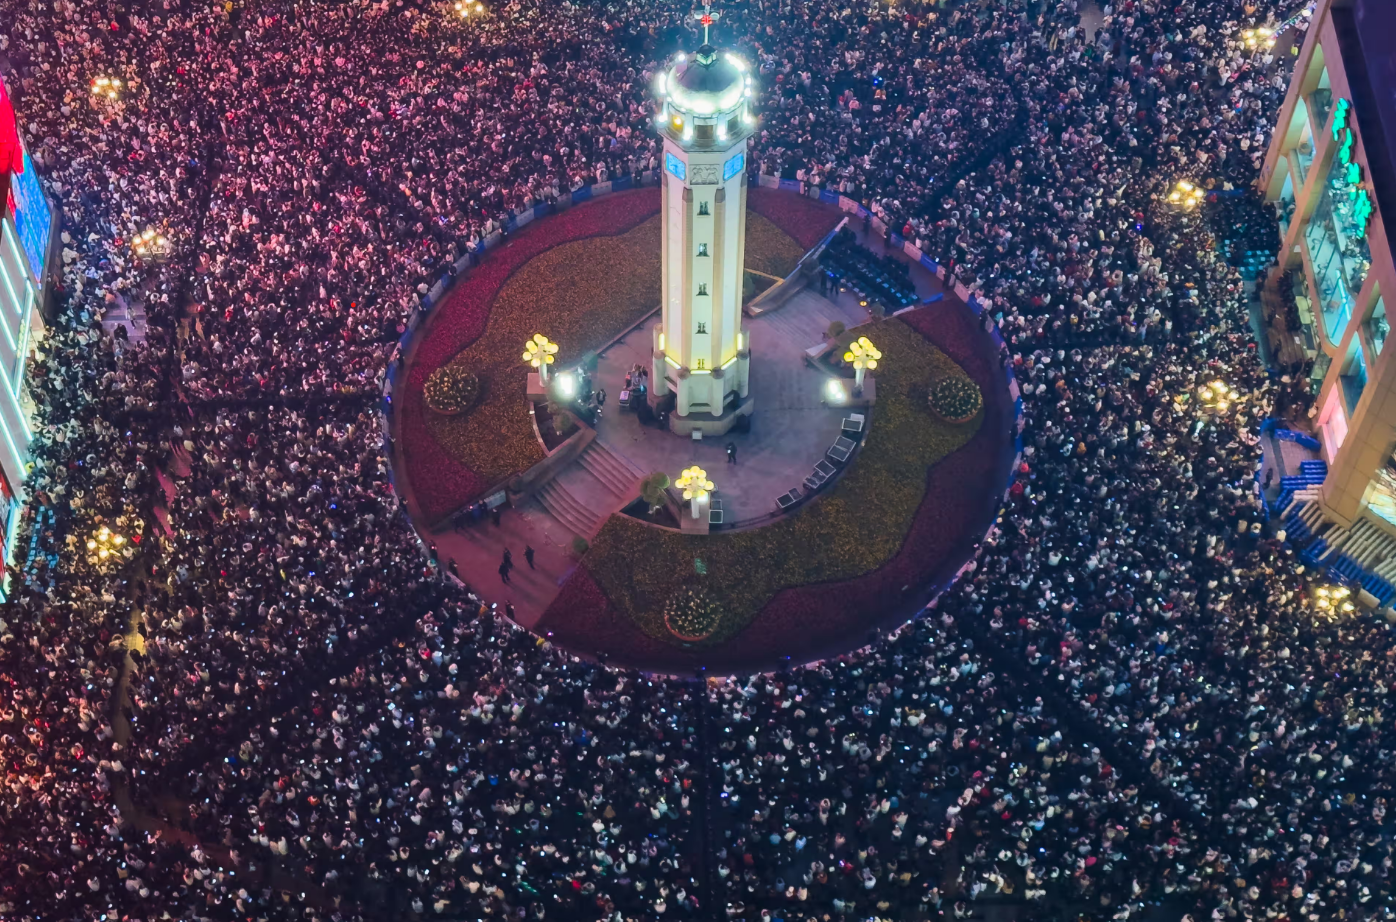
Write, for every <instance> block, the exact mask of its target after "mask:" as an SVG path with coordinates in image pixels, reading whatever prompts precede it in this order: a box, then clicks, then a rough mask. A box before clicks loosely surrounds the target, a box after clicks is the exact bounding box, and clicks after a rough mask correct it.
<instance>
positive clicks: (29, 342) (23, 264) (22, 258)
mask: <svg viewBox="0 0 1396 922" xmlns="http://www.w3.org/2000/svg"><path fill="white" fill-rule="evenodd" d="M0 202H3V205H4V207H3V208H0V540H3V542H4V544H3V554H4V560H5V562H7V563H8V562H9V561H10V559H11V556H12V554H13V551H14V548H13V543H14V541H13V539H14V534H15V528H16V526H17V524H18V520H19V509H20V505H21V503H22V501H23V499H24V482H25V480H26V478H27V476H28V469H29V443H30V441H31V440H32V439H33V436H34V431H33V425H34V422H33V412H34V404H33V401H32V400H31V399H30V396H29V391H28V384H27V382H26V379H25V374H26V372H27V370H28V362H29V358H30V355H31V354H32V351H33V349H34V347H35V346H36V345H37V344H38V343H39V342H40V340H41V339H42V337H43V331H44V326H43V318H42V314H41V311H40V305H41V304H42V302H43V300H44V297H45V294H46V291H47V287H46V286H47V282H48V277H49V272H50V263H51V262H52V260H51V259H50V254H51V252H52V250H53V246H54V237H55V234H56V228H57V226H58V212H57V209H56V208H55V207H54V205H53V202H52V201H51V200H50V199H49V197H48V196H47V195H46V194H45V192H44V189H43V186H42V184H41V182H40V180H39V177H38V173H37V172H36V171H35V168H34V162H33V160H31V159H30V157H29V154H28V152H27V151H26V150H25V149H24V143H23V140H22V138H21V137H20V134H19V130H18V125H17V120H16V118H15V113H14V109H13V107H12V106H11V104H10V100H9V96H8V94H7V93H6V91H5V88H4V85H3V84H0Z"/></svg>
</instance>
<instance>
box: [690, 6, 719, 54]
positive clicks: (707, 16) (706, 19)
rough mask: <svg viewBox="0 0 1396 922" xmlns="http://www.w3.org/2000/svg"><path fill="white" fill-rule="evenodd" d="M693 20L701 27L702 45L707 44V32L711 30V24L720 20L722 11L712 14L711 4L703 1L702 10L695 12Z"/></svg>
mask: <svg viewBox="0 0 1396 922" xmlns="http://www.w3.org/2000/svg"><path fill="white" fill-rule="evenodd" d="M693 18H694V19H696V20H698V23H699V25H701V26H702V27H703V44H704V45H706V44H708V30H709V29H711V28H712V25H713V23H715V22H717V21H718V20H719V19H721V18H722V11H721V10H719V11H717V12H713V5H712V3H711V2H708V0H704V3H703V9H702V10H701V11H698V10H695V11H694V13H693Z"/></svg>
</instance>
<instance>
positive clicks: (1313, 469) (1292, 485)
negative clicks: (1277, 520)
mask: <svg viewBox="0 0 1396 922" xmlns="http://www.w3.org/2000/svg"><path fill="white" fill-rule="evenodd" d="M1327 477H1328V462H1326V461H1322V460H1318V459H1315V460H1312V461H1301V462H1299V473H1297V474H1289V475H1287V476H1285V477H1281V478H1280V495H1279V497H1278V498H1277V499H1276V500H1275V506H1274V509H1275V511H1276V512H1283V511H1284V510H1285V509H1287V508H1288V507H1289V504H1290V503H1291V502H1292V501H1293V499H1294V494H1295V492H1296V491H1298V490H1302V489H1304V488H1305V487H1316V486H1318V485H1319V484H1321V483H1323V481H1324V480H1325V479H1326V478H1327Z"/></svg>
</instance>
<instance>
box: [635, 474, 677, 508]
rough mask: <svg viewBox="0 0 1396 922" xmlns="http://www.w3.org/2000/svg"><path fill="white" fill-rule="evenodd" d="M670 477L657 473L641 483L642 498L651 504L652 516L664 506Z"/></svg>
mask: <svg viewBox="0 0 1396 922" xmlns="http://www.w3.org/2000/svg"><path fill="white" fill-rule="evenodd" d="M669 483H670V480H669V475H668V474H666V473H664V472H663V471H655V472H654V473H652V474H650V475H649V476H648V477H646V478H645V479H644V480H643V481H641V483H640V497H641V498H642V499H643V500H644V501H645V502H646V503H648V504H649V507H650V515H654V513H655V511H656V510H657V509H659V507H660V506H662V505H664V491H665V490H667V489H668V488H669Z"/></svg>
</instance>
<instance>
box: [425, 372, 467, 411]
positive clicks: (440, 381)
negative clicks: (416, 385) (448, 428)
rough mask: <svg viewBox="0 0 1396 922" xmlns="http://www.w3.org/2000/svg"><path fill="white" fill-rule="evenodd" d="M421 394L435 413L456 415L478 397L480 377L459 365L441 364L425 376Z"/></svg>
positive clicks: (465, 409)
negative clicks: (424, 384)
mask: <svg viewBox="0 0 1396 922" xmlns="http://www.w3.org/2000/svg"><path fill="white" fill-rule="evenodd" d="M422 396H423V398H424V399H425V400H426V404H427V406H428V407H430V408H431V409H433V410H435V411H436V412H437V413H442V414H445V415H447V416H457V415H459V414H461V413H464V412H466V411H467V410H469V409H470V408H471V407H473V406H475V401H477V400H479V399H480V379H479V378H478V377H476V376H475V375H473V374H471V373H470V372H468V371H466V370H465V369H464V368H461V367H460V366H459V365H443V366H441V367H440V368H438V369H436V370H435V371H433V372H432V373H431V375H430V376H429V377H428V378H427V383H426V386H425V387H423V388H422Z"/></svg>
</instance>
